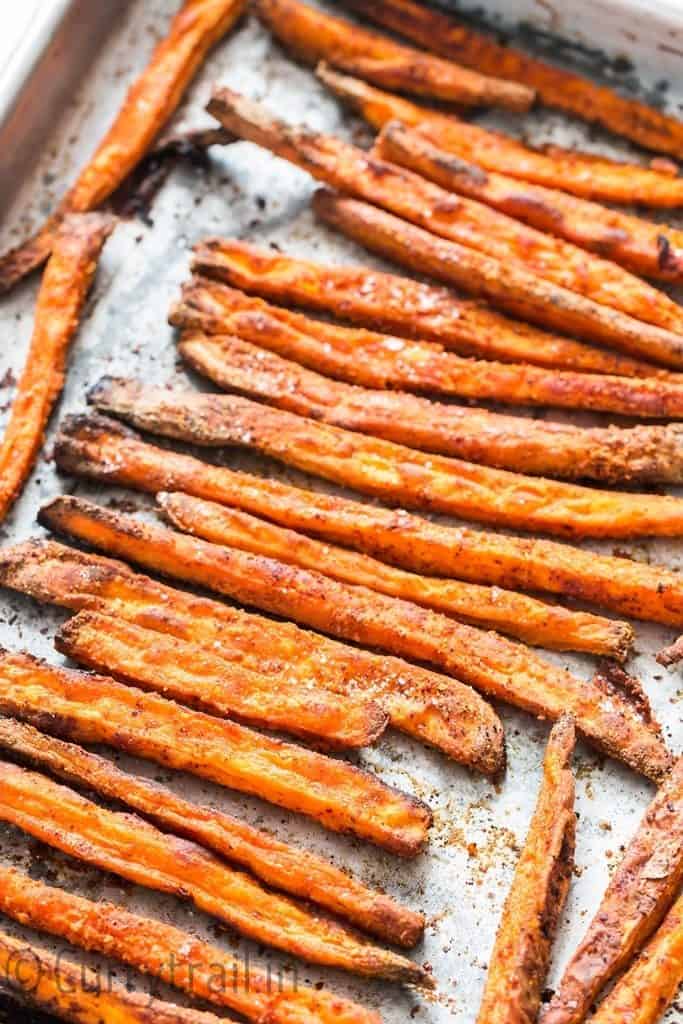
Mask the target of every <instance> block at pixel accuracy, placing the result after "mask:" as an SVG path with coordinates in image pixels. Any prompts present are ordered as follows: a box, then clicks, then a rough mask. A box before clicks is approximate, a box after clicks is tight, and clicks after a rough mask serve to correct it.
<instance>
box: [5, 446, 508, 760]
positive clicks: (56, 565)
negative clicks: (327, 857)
mask: <svg viewBox="0 0 683 1024" xmlns="http://www.w3.org/2000/svg"><path fill="white" fill-rule="evenodd" d="M153 452H155V450H153ZM249 479H250V478H249V477H246V476H245V477H244V478H243V481H244V484H245V485H246V486H248V482H249ZM251 479H252V482H253V483H254V484H256V485H257V486H258V483H259V481H258V478H251ZM167 482H169V483H170V482H172V481H167ZM302 493H305V492H302ZM361 507H362V506H361ZM0 582H2V583H3V584H4V585H5V586H8V587H12V588H13V589H15V590H19V591H21V592H22V593H26V594H29V595H30V596H31V597H33V598H35V599H36V600H38V601H42V602H51V603H53V604H58V605H61V606H62V607H65V608H71V609H72V610H74V611H80V610H81V609H87V610H91V611H99V612H102V613H104V614H107V615H113V616H115V617H119V618H121V619H124V620H125V621H127V622H132V623H134V624H135V625H139V626H143V627H144V628H146V629H154V630H156V631H157V632H159V633H165V634H167V635H169V636H176V637H178V638H179V639H181V640H187V641H190V642H192V643H197V644H201V645H203V646H204V647H206V648H212V649H213V650H215V651H216V652H217V653H218V654H220V656H221V657H223V658H227V659H228V660H229V661H234V662H237V663H238V664H241V665H245V666H246V667H248V668H254V669H256V670H257V671H259V672H267V673H268V674H269V675H270V676H271V678H272V679H273V682H274V685H277V683H278V680H279V679H280V678H281V677H282V676H283V675H284V676H286V677H287V678H296V679H297V680H299V682H300V683H301V686H302V687H303V688H308V687H310V686H314V687H319V688H323V689H330V690H332V691H333V692H335V693H340V694H343V695H346V694H349V693H350V694H354V693H356V692H357V691H358V692H360V693H361V694H362V695H363V696H365V697H366V698H367V697H368V696H371V697H372V699H373V700H376V701H378V702H379V703H380V704H381V705H382V707H384V708H386V710H387V712H388V714H389V716H390V719H391V724H392V725H393V726H395V727H396V728H397V729H401V730H402V731H403V732H406V733H408V734H409V735H411V736H416V737H417V738H418V739H420V740H422V742H424V743H429V744H430V745H431V746H433V747H436V748H437V749H438V750H441V751H443V752H444V753H445V754H447V755H448V756H449V757H452V758H453V759H454V760H455V761H458V762H460V763H462V764H465V765H467V766H468V767H470V768H473V769H475V770H476V771H481V772H483V773H484V774H487V775H498V774H499V773H500V771H501V769H502V767H503V763H504V754H505V751H504V746H503V739H502V731H501V729H500V724H499V723H498V720H497V718H496V716H495V714H494V712H493V711H492V710H491V708H490V707H489V706H488V705H487V704H486V703H484V701H483V700H482V699H481V698H480V697H479V696H478V695H477V694H475V693H474V692H473V691H472V690H470V689H469V688H466V687H460V686H458V684H457V683H455V682H454V680H451V679H450V678H449V677H447V676H442V675H437V674H436V673H435V672H430V671H428V670H427V669H424V668H421V667H419V666H417V665H411V664H408V662H405V661H402V660H401V659H400V658H388V657H384V656H379V655H376V654H371V653H370V652H369V651H361V650H360V649H359V648H357V647H350V646H348V645H347V644H343V643H339V642H338V641H336V640H330V639H328V638H327V637H324V636H321V635H320V634H319V633H312V632H310V631H307V630H303V629H299V628H298V627H297V626H295V625H294V624H293V623H291V622H273V620H272V619H269V618H265V617H264V616H262V615H255V614H253V613H249V612H245V611H242V610H241V609H237V608H232V607H230V606H228V605H226V604H224V603H223V602H219V601H211V600H208V599H206V598H200V597H196V596H195V595H193V594H187V593H185V592H183V591H180V590H175V589H173V588H172V587H167V586H164V585H163V584H161V583H157V582H156V581H154V580H151V579H149V577H146V576H140V575H138V574H136V573H133V572H132V571H131V570H130V569H129V568H128V566H126V565H124V564H123V563H122V562H115V561H112V560H111V559H107V558H102V557H100V556H98V555H93V554H84V553H83V552H80V551H75V550H74V549H73V548H68V547H64V546H63V545H61V544H56V543H54V542H53V541H52V542H39V541H31V542H29V543H27V544H20V545H18V546H17V547H15V548H8V549H5V550H4V551H3V552H2V554H1V556H0Z"/></svg>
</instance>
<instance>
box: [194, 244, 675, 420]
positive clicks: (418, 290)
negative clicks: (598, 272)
mask: <svg viewBox="0 0 683 1024" xmlns="http://www.w3.org/2000/svg"><path fill="white" fill-rule="evenodd" d="M193 266H194V268H195V270H198V271H201V272H202V273H205V274H209V275H211V276H213V277H218V278H220V279H221V280H224V281H227V282H228V283H229V284H231V285H234V287H235V288H242V289H244V291H247V292H251V293H255V294H257V295H262V296H263V297H264V298H267V299H273V300H274V301H276V302H282V303H284V304H285V305H290V304H294V305H298V306H304V307H307V308H309V309H315V310H318V311H320V312H325V313H333V314H334V315H335V316H337V317H341V318H343V319H345V320H350V321H352V322H353V323H357V324H360V325H362V326H370V327H376V328H378V329H379V330H391V331H396V333H397V334H399V335H401V336H403V337H410V338H419V339H422V338H426V339H429V340H431V341H438V342H441V343H442V344H443V345H444V346H445V347H446V348H449V349H453V350H455V351H456V352H460V353H462V354H463V355H476V356H481V357H482V358H483V359H501V360H502V361H503V362H512V363H515V362H516V363H531V364H532V367H533V366H534V365H538V366H547V367H552V368H557V369H568V370H580V371H582V372H585V373H604V374H614V375H617V376H622V377H652V376H657V377H666V376H669V374H668V372H667V371H666V370H664V369H662V368H661V367H657V366H655V365H654V364H652V363H647V362H644V361H642V360H636V359H631V358H630V357H629V356H624V355H621V354H619V353H618V352H608V351H607V350H606V349H599V348H594V347H592V346H590V345H586V344H583V343H582V342H579V341H573V340H571V339H570V338H563V337H560V336H558V335H553V334H547V333H546V332H545V331H541V330H540V328H538V327H532V326H531V325H529V324H523V323H522V322H521V321H516V320H509V319H508V318H507V317H505V316H503V315H502V314H501V313H496V312H494V311H493V310H492V309H489V308H487V307H486V306H484V305H482V304H481V303H475V302H464V301H462V300H461V299H459V298H458V297H457V296H456V295H455V294H454V293H453V292H452V291H449V290H447V289H445V288H437V287H434V286H433V285H427V284H423V283H421V282H419V281H415V280H413V279H412V278H410V277H400V276H398V275H397V274H386V273H382V272H380V271H377V270H368V269H367V268H365V267H357V266H350V267H326V266H323V265H321V264H319V263H312V262H310V261H309V260H299V259H295V258H293V257H291V256H287V255H285V254H283V253H279V252H278V253H275V252H273V251H272V250H270V249H260V248H257V247H255V246H252V245H249V244H248V243H246V242H241V241H238V240H236V239H221V238H213V239H207V240H205V241H203V242H200V243H199V244H198V245H197V246H196V247H195V256H194V261H193ZM532 367H531V368H529V372H530V373H531V374H533V373H534V371H533V368H532ZM562 380H563V378H558V381H560V382H561V381H562ZM555 390H556V391H559V392H561V391H563V390H567V386H566V385H565V387H560V386H558V387H557V388H556V389H555ZM575 390H576V389H575ZM547 391H548V393H549V392H550V388H547ZM557 400H558V399H556V401H555V402H554V403H553V402H552V401H550V400H549V401H548V402H547V403H546V404H548V405H552V404H557Z"/></svg>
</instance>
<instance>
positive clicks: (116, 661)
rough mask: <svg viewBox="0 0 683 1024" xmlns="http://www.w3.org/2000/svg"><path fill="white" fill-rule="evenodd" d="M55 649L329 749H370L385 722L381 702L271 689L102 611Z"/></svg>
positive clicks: (73, 628)
mask: <svg viewBox="0 0 683 1024" xmlns="http://www.w3.org/2000/svg"><path fill="white" fill-rule="evenodd" d="M56 644H57V649H58V650H60V651H61V652H62V653H63V654H67V655H68V656H69V657H70V658H73V660H74V661H78V662H80V663H81V664H83V665H86V666H87V667H88V668H92V669H95V670H96V671H99V672H103V673H105V674H107V675H113V676H116V677H117V678H119V679H124V680H127V681H130V682H133V683H137V684H138V685H139V686H140V687H141V688H142V689H144V690H153V691H156V692H157V693H162V694H163V695H164V696H166V697H169V698H171V699H172V700H177V701H180V703H181V704H189V705H190V706H194V707H198V708H199V709H200V710H204V711H207V712H209V713H211V714H217V715H219V716H225V717H226V718H237V719H239V720H240V721H244V722H246V723H247V724H250V725H257V726H258V725H260V726H265V727H266V728H270V729H281V730H283V731H284V732H290V733H293V734H294V735H295V736H301V737H303V738H304V739H307V740H309V741H310V740H315V741H317V742H318V743H322V744H323V745H325V746H329V747H336V748H340V749H344V748H346V747H362V746H366V745H368V744H370V743H372V742H374V740H375V739H376V738H377V737H378V736H379V735H381V733H382V732H383V731H384V729H385V728H386V725H387V722H388V715H387V714H386V712H385V711H384V710H383V709H382V708H381V707H380V706H379V704H376V703H373V702H372V701H363V700H361V697H360V694H355V695H350V696H348V697H347V698H346V699H345V700H344V701H343V702H341V701H340V700H339V697H338V695H336V694H333V693H332V692H331V691H329V690H323V689H313V688H312V687H310V688H307V689H305V690H304V689H303V688H302V687H301V684H300V683H297V682H296V681H295V680H291V681H290V680H288V679H287V677H286V675H285V676H284V677H283V676H281V677H280V678H279V679H278V683H277V686H276V687H274V686H273V680H272V677H270V676H268V675H265V674H263V673H260V672H255V671H254V670H253V669H247V668H245V667H244V666H243V665H239V666H237V665H235V664H234V663H231V662H229V661H227V660H226V659H224V658H221V657H219V656H217V655H215V654H214V653H213V652H211V651H206V650H204V649H203V648H202V647H201V646H200V645H199V644H191V643H190V644H188V643H186V642H185V641H184V640H178V639H176V638H175V637H171V636H164V635H163V634H161V633H158V632H155V631H153V630H150V629H143V628H141V627H140V626H136V625H133V624H132V623H130V622H121V621H120V620H118V619H116V618H115V617H113V616H109V615H101V614H100V613H99V612H86V611H84V612H80V613H79V614H78V615H76V616H75V618H73V619H71V620H70V621H69V622H67V623H66V624H65V625H64V626H63V627H62V629H61V630H60V632H59V634H58V635H57V640H56ZM316 721H317V722H318V723H319V724H317V725H316Z"/></svg>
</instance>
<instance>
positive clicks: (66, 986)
mask: <svg viewBox="0 0 683 1024" xmlns="http://www.w3.org/2000/svg"><path fill="white" fill-rule="evenodd" d="M98 906H99V904H98ZM0 988H2V990H3V991H4V992H9V993H11V994H12V995H14V996H16V997H17V999H18V1000H19V1001H20V1002H21V1003H24V1004H26V1005H28V1006H32V1007H34V1008H36V1009H38V1010H42V1011H43V1012H45V1013H50V1014H54V1016H55V1017H59V1019H60V1020H65V1021H72V1022H73V1024H101V1022H102V1021H116V1024H220V1019H219V1018H218V1017H217V1016H216V1015H215V1014H214V1013H206V1012H202V1011H200V1010H192V1009H186V1008H185V1007H182V1006H175V1005H174V1004H172V1003H166V1002H164V1001H163V1000H161V999H156V998H153V997H152V996H150V995H149V994H148V993H142V992H130V991H129V990H128V989H127V988H126V987H125V986H124V985H118V984H116V983H114V982H112V981H111V979H110V984H108V985H103V984H102V978H101V975H100V974H98V973H97V972H96V971H92V970H90V968H89V967H86V966H85V965H83V964H80V963H79V964H76V963H74V962H73V961H72V960H68V959H66V958H65V957H64V956H63V955H62V953H61V952H60V953H58V954H55V953H51V952H49V951H48V950H46V949H44V948H43V947H42V946H35V945H33V944H32V943H29V942H27V941H26V939H19V938H16V937H15V936H13V935H9V934H8V933H7V932H5V931H0ZM222 1019H225V1018H222ZM351 1019H353V1018H351Z"/></svg>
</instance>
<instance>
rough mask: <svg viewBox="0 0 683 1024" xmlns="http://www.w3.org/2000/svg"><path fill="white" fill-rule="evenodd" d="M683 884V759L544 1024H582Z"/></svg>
mask: <svg viewBox="0 0 683 1024" xmlns="http://www.w3.org/2000/svg"><path fill="white" fill-rule="evenodd" d="M682 880H683V758H679V759H678V761H677V762H676V764H675V766H674V768H673V769H672V771H671V774H670V775H669V777H668V778H667V779H666V780H665V781H664V782H663V784H662V786H661V787H660V789H659V791H658V792H657V794H656V795H655V797H654V799H653V801H652V803H651V804H650V806H649V807H648V809H647V811H646V813H645V816H644V818H643V820H642V821H641V823H640V826H639V828H638V830H637V832H636V834H635V835H634V837H633V839H632V840H631V842H630V843H629V845H628V847H627V848H626V853H625V854H624V857H623V860H622V861H621V864H620V865H619V867H618V868H617V870H616V872H615V873H614V875H613V876H612V879H611V881H610V883H609V885H608V886H607V890H606V892H605V895H604V896H603V899H602V903H601V904H600V907H599V909H598V911H597V913H596V915H595V917H594V918H593V920H592V921H591V923H590V925H589V926H588V931H587V932H586V934H585V936H584V938H583V940H582V942H581V944H580V945H579V948H578V949H577V951H576V952H575V953H574V955H573V957H572V958H571V960H570V961H569V964H568V965H567V967H566V969H565V972H564V975H563V976H562V980H561V981H560V984H559V986H558V987H557V989H556V991H555V994H554V996H553V998H552V999H551V1001H550V1003H549V1004H548V1006H547V1007H546V1010H545V1013H544V1015H543V1024H570V1022H572V1024H578V1022H579V1021H583V1020H584V1018H585V1017H586V1015H587V1013H588V1011H589V1009H590V1006H591V1003H593V1001H594V1000H595V998H596V997H597V996H598V994H599V993H600V991H601V990H602V988H603V987H604V986H605V985H606V984H607V982H608V981H610V979H611V978H613V977H614V976H615V974H617V973H618V971H620V970H621V969H622V968H623V967H625V966H626V965H627V964H628V963H629V961H630V960H631V958H632V957H633V956H634V954H635V953H637V952H638V950H639V949H640V948H641V947H642V946H643V944H644V942H645V941H646V940H647V938H648V937H649V936H650V935H651V934H652V932H653V931H654V930H655V928H656V927H657V925H658V924H659V922H660V921H661V920H662V918H663V916H664V914H665V913H666V912H667V910H668V909H669V907H670V906H671V903H672V901H673V899H674V897H675V895H676V893H677V891H678V889H679V887H680V884H681V881H682Z"/></svg>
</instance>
